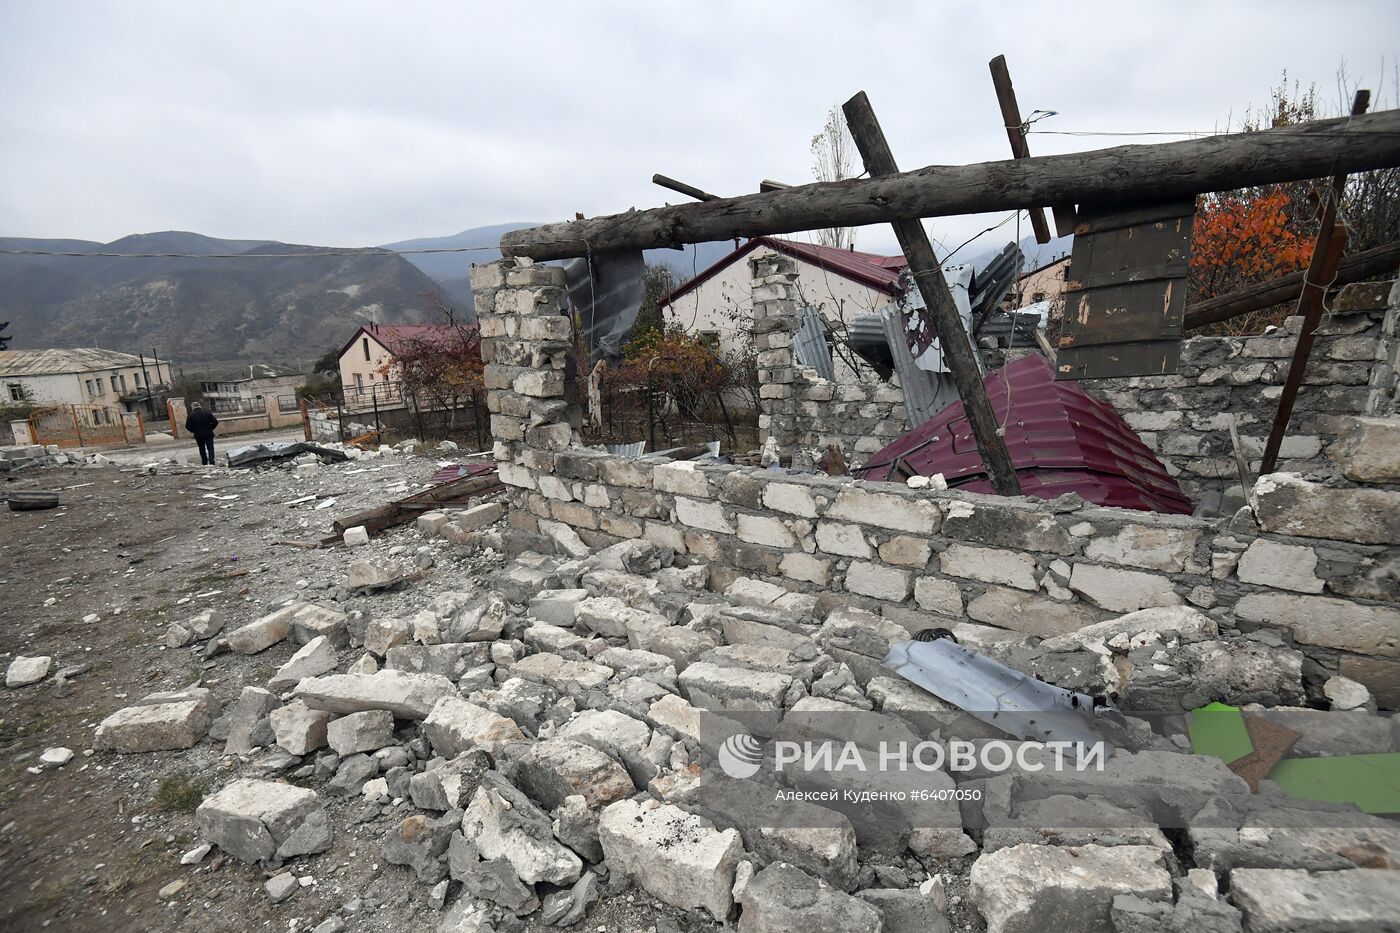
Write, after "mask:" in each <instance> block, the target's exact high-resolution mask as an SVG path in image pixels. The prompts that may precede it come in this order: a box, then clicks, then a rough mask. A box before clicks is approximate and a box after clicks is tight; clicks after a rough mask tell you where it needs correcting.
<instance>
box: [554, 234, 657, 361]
mask: <svg viewBox="0 0 1400 933" xmlns="http://www.w3.org/2000/svg"><path fill="white" fill-rule="evenodd" d="M562 265H563V266H564V276H565V279H566V280H567V282H568V286H569V302H570V304H572V305H573V308H574V313H575V315H577V318H578V322H579V341H580V342H581V343H582V344H583V346H584V348H585V349H586V350H587V351H588V368H590V369H591V368H592V366H593V364H594V363H596V362H598V360H600V359H605V360H607V361H608V365H609V366H611V367H614V368H616V367H617V366H618V365H620V364H621V362H622V345H623V343H625V342H626V340H627V335H628V334H629V333H631V332H632V325H633V324H635V323H636V322H637V313H638V312H639V311H641V309H642V295H643V293H644V291H645V288H644V286H643V284H642V275H643V273H644V272H645V271H646V263H645V262H643V261H642V254H641V252H640V251H637V252H621V253H599V254H597V255H596V256H593V257H591V258H589V257H579V258H577V259H566V260H564V262H563V263H562Z"/></svg>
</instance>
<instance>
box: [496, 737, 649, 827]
mask: <svg viewBox="0 0 1400 933" xmlns="http://www.w3.org/2000/svg"><path fill="white" fill-rule="evenodd" d="M512 725H514V723H512ZM511 775H512V777H513V778H514V780H515V783H516V785H517V786H519V788H520V789H521V790H523V791H524V792H525V793H527V794H529V795H530V796H531V797H532V798H534V799H535V800H537V801H538V802H539V804H540V806H542V807H544V808H545V809H546V810H553V809H555V808H556V807H559V806H562V805H563V803H564V800H565V798H568V797H571V796H575V795H577V796H582V797H583V798H584V799H585V800H586V801H587V802H588V805H589V806H590V807H605V806H607V805H608V804H610V803H613V802H614V801H617V800H621V799H623V798H624V797H628V796H630V795H632V794H634V793H636V790H637V788H636V786H635V785H634V784H633V783H632V778H631V776H630V775H628V773H627V771H626V770H625V769H623V767H622V765H620V764H618V762H616V761H614V760H613V759H612V757H610V756H609V755H608V754H607V753H606V752H603V751H600V750H599V749H597V748H594V747H593V746H592V745H585V744H583V743H582V742H575V741H573V740H572V739H566V738H560V737H557V736H556V737H555V738H551V739H544V740H543V741H540V742H536V743H535V744H534V745H532V746H531V747H530V749H529V751H527V752H526V753H525V754H524V756H522V757H521V758H520V760H519V761H518V762H516V764H515V766H514V768H513V769H512V770H511Z"/></svg>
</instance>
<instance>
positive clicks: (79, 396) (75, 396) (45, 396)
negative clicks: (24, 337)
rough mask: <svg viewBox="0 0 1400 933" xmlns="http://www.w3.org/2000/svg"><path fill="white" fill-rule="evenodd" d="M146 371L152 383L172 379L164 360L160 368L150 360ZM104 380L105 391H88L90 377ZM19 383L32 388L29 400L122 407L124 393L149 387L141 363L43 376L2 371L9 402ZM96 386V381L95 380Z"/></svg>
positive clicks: (0, 382) (4, 398)
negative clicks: (114, 382) (114, 381)
mask: <svg viewBox="0 0 1400 933" xmlns="http://www.w3.org/2000/svg"><path fill="white" fill-rule="evenodd" d="M146 372H147V373H148V374H149V375H150V377H151V382H152V385H160V384H162V383H168V382H169V381H170V370H169V369H168V368H167V367H166V364H165V363H164V362H162V363H161V364H160V369H159V370H157V369H156V366H155V364H154V363H147V364H146ZM113 376H116V377H117V389H116V391H113V390H112V377H113ZM122 377H125V378H126V391H125V392H123V391H122V389H121V380H122ZM89 379H92V380H98V379H100V380H102V391H101V392H100V393H96V394H92V395H90V394H88V391H87V380H89ZM16 382H17V383H19V384H20V385H21V386H23V387H24V388H25V390H26V391H27V392H28V395H29V400H30V401H31V402H33V403H35V404H54V405H74V404H76V405H113V406H116V407H118V408H119V407H121V398H122V396H123V395H131V394H133V393H137V392H142V391H144V390H145V388H146V386H145V383H144V382H143V381H142V378H141V367H140V366H139V365H138V366H117V367H112V368H109V369H94V370H92V371H90V372H85V373H56V374H45V375H42V376H6V375H0V392H3V393H4V394H3V395H2V396H0V401H3V402H5V403H8V402H9V401H10V389H9V387H10V385H11V384H12V383H16ZM93 387H94V388H96V383H95V382H94V386H93Z"/></svg>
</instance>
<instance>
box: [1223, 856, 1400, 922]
mask: <svg viewBox="0 0 1400 933" xmlns="http://www.w3.org/2000/svg"><path fill="white" fill-rule="evenodd" d="M1230 899H1231V900H1232V901H1234V902H1235V904H1236V905H1237V906H1238V907H1239V908H1240V910H1241V911H1243V912H1244V917H1245V927H1246V929H1248V930H1249V931H1250V933H1322V931H1326V930H1364V931H1375V933H1381V931H1385V930H1394V929H1395V924H1396V918H1397V917H1400V885H1397V884H1396V883H1395V873H1394V872H1393V871H1392V870H1389V869H1380V868H1355V869H1352V870H1350V871H1319V872H1310V871H1302V870H1299V869H1264V868H1241V869H1237V870H1235V871H1232V872H1230Z"/></svg>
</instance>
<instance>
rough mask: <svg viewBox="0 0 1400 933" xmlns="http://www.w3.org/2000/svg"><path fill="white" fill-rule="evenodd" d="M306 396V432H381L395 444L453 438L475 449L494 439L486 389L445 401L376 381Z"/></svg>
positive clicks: (383, 439) (347, 434)
mask: <svg viewBox="0 0 1400 933" xmlns="http://www.w3.org/2000/svg"><path fill="white" fill-rule="evenodd" d="M305 401H306V416H305V418H304V421H305V424H306V430H307V433H308V436H310V435H312V434H314V433H315V432H316V429H317V427H319V428H320V430H322V431H324V430H325V429H326V428H329V430H330V432H331V435H332V436H337V435H338V436H339V439H340V440H351V439H353V438H356V437H363V436H366V435H377V438H375V439H377V440H378V441H379V442H381V443H393V442H396V441H400V440H404V439H405V438H409V437H413V438H417V439H418V440H420V441H423V440H428V439H432V440H452V441H456V442H458V443H460V444H470V445H474V446H473V448H472V449H474V450H480V449H482V448H483V447H485V446H488V445H489V444H490V442H491V431H490V423H489V422H490V415H489V413H488V412H487V410H486V393H485V392H484V391H477V392H474V393H472V394H470V395H464V396H461V397H459V398H454V399H449V400H447V402H446V403H445V404H444V403H442V402H435V401H433V400H430V399H425V398H421V397H415V396H414V395H413V394H412V393H410V392H406V391H404V389H403V387H402V385H401V384H400V383H397V382H374V383H368V384H366V385H363V386H354V385H351V386H343V387H341V388H340V389H338V390H336V391H334V392H331V393H329V394H326V395H322V396H317V397H312V398H307V399H306V400H305ZM313 423H314V425H313ZM320 439H327V438H320Z"/></svg>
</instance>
